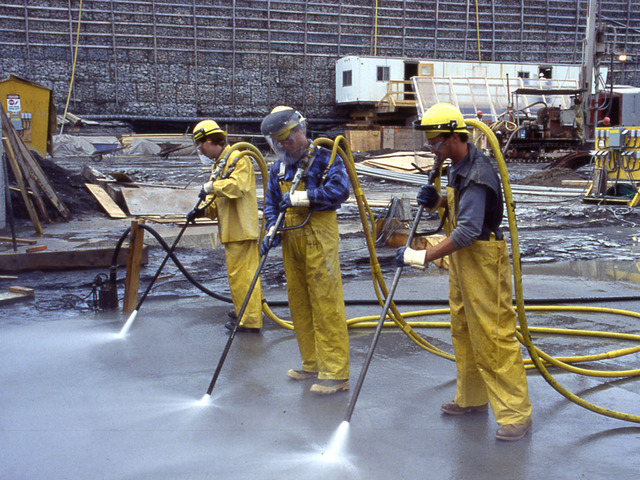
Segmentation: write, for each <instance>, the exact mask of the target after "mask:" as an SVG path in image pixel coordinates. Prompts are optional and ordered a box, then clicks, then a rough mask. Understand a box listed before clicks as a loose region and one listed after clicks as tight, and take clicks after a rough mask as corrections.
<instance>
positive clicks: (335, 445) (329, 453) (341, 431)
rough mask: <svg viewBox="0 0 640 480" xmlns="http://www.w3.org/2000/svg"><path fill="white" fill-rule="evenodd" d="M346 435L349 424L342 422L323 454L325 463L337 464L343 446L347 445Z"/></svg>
mask: <svg viewBox="0 0 640 480" xmlns="http://www.w3.org/2000/svg"><path fill="white" fill-rule="evenodd" d="M347 433H349V422H348V421H346V420H344V421H343V422H342V423H341V424H340V425H339V426H338V429H337V430H336V432H335V433H334V434H333V437H332V438H331V441H330V442H329V447H328V448H327V450H326V452H325V453H324V456H323V458H324V460H326V461H327V462H337V461H338V460H339V459H340V458H341V456H342V454H343V452H344V447H345V444H346V443H347Z"/></svg>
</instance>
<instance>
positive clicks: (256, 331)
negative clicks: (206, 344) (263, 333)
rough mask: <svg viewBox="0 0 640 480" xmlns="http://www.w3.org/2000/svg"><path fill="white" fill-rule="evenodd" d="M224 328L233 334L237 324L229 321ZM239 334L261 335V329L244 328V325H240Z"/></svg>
mask: <svg viewBox="0 0 640 480" xmlns="http://www.w3.org/2000/svg"><path fill="white" fill-rule="evenodd" d="M224 327H225V328H226V329H227V330H231V331H232V332H233V329H234V328H236V322H234V321H233V320H229V321H228V322H227V323H225V324H224ZM237 331H238V332H249V333H260V328H258V327H243V326H242V325H240V326H239V327H238V330H237Z"/></svg>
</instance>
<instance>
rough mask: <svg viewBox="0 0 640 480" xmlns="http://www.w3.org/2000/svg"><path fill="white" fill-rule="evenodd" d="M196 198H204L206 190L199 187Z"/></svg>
mask: <svg viewBox="0 0 640 480" xmlns="http://www.w3.org/2000/svg"><path fill="white" fill-rule="evenodd" d="M198 198H199V199H200V200H204V199H205V198H207V192H205V191H204V187H203V188H201V189H200V193H199V194H198Z"/></svg>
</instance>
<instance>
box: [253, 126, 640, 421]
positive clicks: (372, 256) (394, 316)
mask: <svg viewBox="0 0 640 480" xmlns="http://www.w3.org/2000/svg"><path fill="white" fill-rule="evenodd" d="M465 121H466V123H467V124H468V125H470V126H472V127H474V128H478V129H480V130H481V131H482V133H484V135H486V137H487V138H488V139H489V143H490V145H491V147H492V148H493V151H494V155H495V157H496V160H497V162H498V167H499V172H500V177H501V179H502V182H503V190H504V194H505V203H506V205H507V216H508V220H509V231H510V234H511V251H512V257H513V276H514V288H515V293H516V310H517V313H518V319H519V322H520V327H519V329H518V332H517V333H516V335H517V336H518V339H519V340H520V342H521V343H522V344H523V345H524V346H525V347H526V348H527V350H528V351H529V354H530V356H531V358H530V359H525V365H526V368H534V367H535V368H537V369H538V371H540V373H541V374H542V376H543V378H544V379H545V380H546V381H547V382H548V383H549V384H550V385H551V386H552V387H553V388H554V389H555V390H557V391H558V392H559V393H560V394H562V395H563V396H564V397H565V398H567V399H568V400H571V401H572V402H574V403H576V404H578V405H580V406H582V407H584V408H587V409H588V410H591V411H593V412H595V413H599V414H601V415H606V416H610V417H613V418H618V419H620V420H626V421H630V422H636V423H640V416H638V415H632V414H627V413H623V412H617V411H614V410H610V409H607V408H604V407H600V406H598V405H595V404H592V403H590V402H588V401H586V400H584V399H582V398H581V397H578V396H577V395H575V394H573V393H572V392H569V391H568V390H567V389H566V388H564V387H563V386H562V385H560V384H559V383H558V382H557V381H556V380H555V379H554V378H553V377H552V375H551V374H550V373H549V371H548V370H547V366H549V365H552V366H555V367H559V368H562V369H563V370H566V371H568V372H572V373H578V374H581V375H587V376H596V377H632V376H638V375H640V369H634V370H618V371H602V370H593V369H587V368H580V367H576V366H574V365H572V364H575V363H584V362H592V361H598V360H604V359H611V358H618V357H621V356H623V355H630V354H633V353H637V352H639V351H640V345H638V346H636V347H629V348H623V349H618V350H613V351H609V352H604V353H598V354H591V355H581V356H567V357H553V356H551V355H548V354H546V353H545V352H543V351H542V350H540V349H539V348H538V347H536V346H535V345H534V344H533V342H532V340H531V333H532V332H533V333H537V334H553V335H574V336H585V337H600V338H611V339H616V340H625V341H633V342H637V343H638V344H640V335H634V334H623V333H615V332H597V331H591V330H572V329H561V328H546V327H529V326H528V324H527V319H526V311H532V312H541V311H576V312H588V313H606V314H613V315H625V316H631V317H635V318H640V313H637V312H632V311H628V310H619V309H610V308H602V307H584V306H529V307H525V305H524V299H523V294H522V271H521V266H520V246H519V241H518V231H517V226H516V220H515V208H514V202H513V195H512V193H511V186H510V184H509V180H508V179H509V176H508V172H507V169H506V164H505V161H504V158H503V157H502V153H501V152H500V147H499V144H498V140H497V138H496V137H495V135H494V134H493V132H492V131H491V129H490V128H489V127H488V126H487V125H485V124H484V123H482V122H480V121H478V120H475V119H469V120H465ZM313 143H314V145H316V146H322V147H325V148H327V149H330V150H331V155H332V157H331V161H333V159H334V158H335V156H336V155H339V156H340V157H341V158H342V160H343V162H344V165H345V167H346V170H347V173H348V175H349V180H350V182H351V186H352V188H353V192H354V195H355V198H356V205H357V207H358V213H359V215H360V220H361V223H362V227H363V233H364V236H365V240H366V243H367V248H368V251H369V263H370V268H371V274H372V280H373V285H374V290H375V293H376V297H377V300H378V303H379V304H380V306H381V307H382V306H383V305H384V302H385V300H386V296H387V295H388V289H387V286H386V284H385V282H384V278H383V276H382V268H381V267H380V264H379V262H378V258H377V255H376V250H375V238H376V231H375V218H374V215H373V212H372V211H371V208H370V207H369V204H368V202H367V199H366V197H365V195H364V191H363V189H362V187H361V185H360V181H359V179H358V175H357V172H356V170H355V162H354V160H353V154H352V152H351V148H350V146H349V143H348V142H347V140H346V138H345V137H344V136H338V137H336V139H335V140H330V139H328V138H318V139H316V140H314V141H313ZM248 145H250V144H248ZM254 148H255V147H254ZM254 158H255V159H256V160H257V161H258V163H259V164H261V162H262V163H264V158H263V157H262V155H260V154H259V152H257V154H256V155H255V156H254ZM261 171H262V175H263V182H266V181H267V180H266V179H268V174H267V173H265V172H266V171H267V168H266V163H265V164H264V166H263V165H262V164H261ZM265 192H266V185H265ZM263 309H264V312H265V314H266V315H267V316H268V317H269V318H271V319H272V320H274V321H275V322H276V323H277V324H279V325H281V326H282V327H284V328H287V329H292V328H293V326H292V324H291V322H290V321H285V320H281V319H279V318H278V317H277V316H276V315H275V314H273V312H272V311H271V309H270V308H269V306H268V304H267V303H266V301H265V302H263ZM449 313H450V312H449V308H440V309H431V310H420V311H414V312H407V313H401V312H400V311H399V310H398V308H397V306H396V305H395V303H394V302H393V301H392V302H391V306H390V309H389V313H388V318H389V319H390V321H388V322H384V326H385V327H399V328H400V329H401V330H402V331H403V332H404V333H405V334H406V335H407V336H408V337H409V338H410V339H411V340H412V341H413V342H414V343H416V345H418V346H420V347H421V348H423V349H424V350H426V351H428V352H431V353H433V354H434V355H438V356H440V357H443V358H446V359H448V360H453V361H455V357H454V355H452V354H451V353H448V352H445V351H444V350H441V349H440V348H438V347H435V346H434V345H432V344H430V343H429V342H428V341H427V340H426V339H424V338H423V337H422V336H421V335H419V334H418V333H417V332H416V331H415V329H416V328H450V326H451V324H450V323H449V322H420V321H412V322H407V321H406V320H405V318H412V317H421V316H428V315H447V316H448V315H449ZM378 319H379V316H365V317H357V318H351V319H349V320H348V321H347V324H348V326H349V328H375V326H376V323H377V320H378Z"/></svg>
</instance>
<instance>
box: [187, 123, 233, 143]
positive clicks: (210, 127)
mask: <svg viewBox="0 0 640 480" xmlns="http://www.w3.org/2000/svg"><path fill="white" fill-rule="evenodd" d="M214 133H219V134H221V135H226V134H227V132H225V131H224V130H222V129H221V128H220V126H219V125H218V123H217V122H215V121H214V120H203V121H201V122H200V123H198V124H197V125H196V126H195V127H194V128H193V139H194V140H195V141H196V142H199V141H202V140H204V139H205V138H206V137H208V136H209V135H213V134H214Z"/></svg>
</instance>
